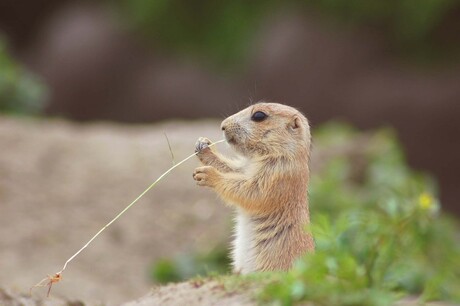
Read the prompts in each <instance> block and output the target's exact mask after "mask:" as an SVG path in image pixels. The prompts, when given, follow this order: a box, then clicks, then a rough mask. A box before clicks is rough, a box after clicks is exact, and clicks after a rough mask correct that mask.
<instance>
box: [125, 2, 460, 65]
mask: <svg viewBox="0 0 460 306" xmlns="http://www.w3.org/2000/svg"><path fill="white" fill-rule="evenodd" d="M117 3H118V4H119V6H118V7H119V12H120V13H121V15H122V16H123V17H125V18H126V19H127V20H128V21H129V23H130V24H131V25H133V26H134V27H135V28H136V29H137V30H138V31H139V32H141V33H142V34H143V35H144V36H145V37H147V38H149V39H151V40H153V41H155V42H159V43H160V44H161V45H162V46H163V47H166V48H167V49H168V50H172V51H175V52H179V53H182V54H193V55H194V56H196V57H199V56H203V57H206V58H211V59H213V60H214V62H217V63H218V64H221V65H223V66H225V65H226V66H229V67H233V66H234V65H235V64H237V63H241V62H242V61H243V62H244V59H245V56H247V54H248V50H249V47H250V43H251V40H252V38H253V37H254V34H255V32H256V31H257V30H258V28H259V26H260V24H261V22H262V21H264V19H266V17H268V16H269V15H270V14H272V13H273V12H274V11H279V10H282V9H284V8H286V7H293V8H295V9H297V10H299V9H301V10H303V11H305V12H309V11H311V10H312V9H314V10H316V11H319V12H322V13H324V15H326V16H330V17H333V18H335V19H338V20H340V21H344V22H347V23H349V22H351V23H355V24H365V25H371V26H373V27H374V28H376V29H378V30H381V31H382V32H383V33H384V34H386V35H385V36H386V37H387V39H388V41H389V42H390V44H391V45H394V46H399V49H400V51H404V52H406V53H408V54H412V55H413V54H416V55H421V56H422V57H425V58H426V59H430V58H432V57H435V56H436V54H437V53H439V52H438V51H446V50H436V49H437V48H438V49H439V45H440V44H439V43H437V41H436V38H439V35H437V34H436V31H437V30H439V29H440V28H441V26H442V25H443V22H445V20H446V19H448V18H451V16H450V15H449V13H450V12H452V11H453V10H460V2H459V1H458V0H388V1H380V0H287V1H279V0H266V1H262V0H254V1H244V0H234V1H211V0H200V1H198V0H156V1H150V0H118V2H117ZM454 18H455V16H454ZM444 30H452V31H453V32H454V33H455V31H458V29H449V28H448V27H447V28H444ZM455 37H456V36H455ZM453 43H454V44H457V45H456V47H458V41H454V42H453ZM443 46H444V44H443ZM451 47H452V46H451ZM438 56H439V55H438Z"/></svg>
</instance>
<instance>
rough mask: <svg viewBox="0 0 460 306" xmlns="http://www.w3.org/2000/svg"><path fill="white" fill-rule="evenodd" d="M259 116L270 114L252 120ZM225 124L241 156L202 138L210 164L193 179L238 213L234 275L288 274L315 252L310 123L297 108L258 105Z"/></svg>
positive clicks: (201, 147)
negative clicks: (310, 228) (310, 193)
mask: <svg viewBox="0 0 460 306" xmlns="http://www.w3.org/2000/svg"><path fill="white" fill-rule="evenodd" d="M257 111H262V112H264V113H265V114H267V115H268V117H267V118H266V119H265V120H263V121H261V122H256V121H254V120H252V119H251V116H252V115H253V114H254V113H255V112H257ZM221 127H222V130H224V135H225V138H226V140H227V142H228V143H229V144H230V146H231V147H232V148H233V149H234V150H235V151H236V152H237V153H238V154H239V155H240V156H241V158H240V159H234V160H233V159H228V158H225V157H224V156H222V155H221V154H219V153H218V152H217V151H216V150H215V149H214V148H209V147H208V144H209V143H210V141H209V140H208V139H206V138H200V139H199V140H198V141H197V145H196V150H197V152H198V154H197V155H198V158H199V159H200V161H201V162H202V164H203V166H202V167H198V168H196V169H195V172H194V174H193V177H194V179H195V180H196V181H197V184H198V185H200V186H208V187H211V188H213V189H214V191H215V192H216V193H217V194H218V195H219V196H220V197H221V198H222V199H223V200H224V201H225V202H226V203H227V204H229V205H232V206H235V207H236V208H237V212H238V213H237V225H236V238H235V242H234V250H233V265H234V270H235V271H237V272H241V273H249V272H253V271H273V270H288V269H290V268H291V266H292V264H293V262H294V260H295V259H296V258H298V257H299V256H301V255H302V254H304V253H306V252H308V251H313V250H314V243H313V239H312V237H311V235H310V234H308V233H306V232H305V228H304V227H305V225H306V224H308V223H309V222H310V220H309V219H310V218H309V211H308V197H307V196H308V195H307V193H308V191H307V187H308V182H309V172H310V171H309V159H310V144H311V139H310V138H311V136H310V127H309V124H308V121H307V119H306V118H305V117H304V116H303V115H302V114H301V113H300V112H299V111H297V110H296V109H294V108H292V107H289V106H286V105H282V104H277V103H258V104H255V105H252V106H250V107H248V108H246V109H244V110H242V111H240V112H238V113H237V114H235V115H233V116H230V117H228V118H227V119H225V120H224V121H223V122H222V125H221Z"/></svg>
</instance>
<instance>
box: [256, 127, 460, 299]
mask: <svg viewBox="0 0 460 306" xmlns="http://www.w3.org/2000/svg"><path fill="white" fill-rule="evenodd" d="M315 136H316V137H315V139H316V144H317V146H318V147H326V148H327V147H329V150H331V149H334V146H336V144H337V143H344V142H347V141H348V142H351V141H352V139H353V138H355V137H357V136H358V134H357V133H356V132H353V131H352V130H351V129H350V128H348V127H343V126H340V125H327V126H324V127H323V128H321V129H320V130H318V131H317V133H315ZM369 141H370V143H369V146H368V149H367V150H366V151H365V152H362V156H363V157H365V158H366V166H365V167H364V170H363V176H364V179H363V180H358V181H356V180H352V179H350V178H352V177H353V170H354V169H353V163H352V162H351V158H350V157H349V156H348V157H347V156H346V155H342V154H338V155H337V156H336V157H334V158H332V159H331V160H330V161H328V163H327V164H326V165H325V166H324V167H323V169H322V170H321V173H316V174H314V176H313V177H312V182H311V188H310V191H311V195H310V202H311V209H310V211H311V212H312V225H311V227H310V228H309V229H308V230H311V231H312V233H313V235H314V238H315V242H316V251H315V252H314V253H312V254H308V255H306V256H305V257H304V258H302V259H301V260H299V261H298V262H297V263H296V266H295V268H294V269H293V271H291V272H289V273H284V274H279V275H278V278H277V279H276V281H274V282H271V283H270V284H269V285H267V287H266V288H265V289H264V291H263V293H262V294H261V299H262V300H263V301H264V302H268V301H272V302H275V303H278V304H283V305H291V304H293V303H295V302H298V301H309V302H312V303H313V304H315V305H389V304H392V303H393V302H394V301H396V300H399V299H401V298H403V297H405V296H409V295H416V296H421V299H422V300H448V301H454V302H460V292H459V291H458V289H459V288H460V260H459V258H460V243H459V237H458V227H457V226H456V224H455V222H454V220H452V219H450V218H449V217H448V216H446V215H444V214H442V213H441V212H440V210H439V203H438V200H437V199H436V197H435V193H436V188H435V185H434V183H433V181H432V180H430V179H429V178H428V177H426V176H423V175H421V174H418V173H416V172H414V171H411V170H410V169H409V168H408V166H407V165H406V164H405V161H404V157H403V154H402V151H401V149H400V148H399V145H398V144H397V141H396V138H395V136H394V135H393V133H392V132H391V131H389V130H382V131H380V132H377V133H376V134H374V135H373V136H371V137H370V138H369ZM326 150H328V149H326Z"/></svg>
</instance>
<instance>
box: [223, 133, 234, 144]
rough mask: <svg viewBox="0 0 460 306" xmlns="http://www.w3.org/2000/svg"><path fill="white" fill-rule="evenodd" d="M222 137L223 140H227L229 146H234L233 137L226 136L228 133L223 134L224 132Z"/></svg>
mask: <svg viewBox="0 0 460 306" xmlns="http://www.w3.org/2000/svg"><path fill="white" fill-rule="evenodd" d="M224 136H225V140H227V142H228V143H229V144H236V139H235V137H233V136H232V135H228V133H225V132H224Z"/></svg>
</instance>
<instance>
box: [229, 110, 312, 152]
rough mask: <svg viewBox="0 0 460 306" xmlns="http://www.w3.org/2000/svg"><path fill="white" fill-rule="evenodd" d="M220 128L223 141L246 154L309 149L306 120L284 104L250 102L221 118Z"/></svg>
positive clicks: (308, 132)
mask: <svg viewBox="0 0 460 306" xmlns="http://www.w3.org/2000/svg"><path fill="white" fill-rule="evenodd" d="M221 128H222V130H223V131H224V136H225V139H226V140H227V142H228V143H229V144H230V145H231V146H232V147H233V148H234V149H235V150H236V151H237V152H239V153H241V154H242V155H244V156H247V157H253V156H264V155H269V154H270V155H296V154H297V153H304V154H306V155H307V156H308V155H309V153H310V138H311V135H310V126H309V124H308V120H307V118H305V116H304V115H302V113H300V112H299V111H298V110H296V109H295V108H293V107H290V106H287V105H283V104H278V103H257V104H254V105H251V106H249V107H248V108H245V109H243V110H242V111H240V112H238V113H236V114H234V115H232V116H230V117H228V118H227V119H225V120H224V121H223V122H222V124H221Z"/></svg>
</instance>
